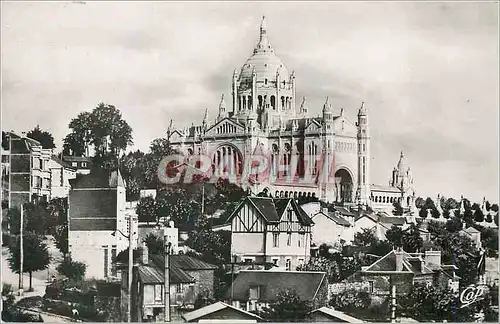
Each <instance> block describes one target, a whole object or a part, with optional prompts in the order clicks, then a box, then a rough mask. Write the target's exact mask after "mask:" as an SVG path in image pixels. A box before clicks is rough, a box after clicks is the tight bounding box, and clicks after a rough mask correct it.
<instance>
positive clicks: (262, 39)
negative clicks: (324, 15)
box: [167, 17, 415, 209]
mask: <svg viewBox="0 0 500 324" xmlns="http://www.w3.org/2000/svg"><path fill="white" fill-rule="evenodd" d="M231 95H232V96H231V98H230V100H227V101H229V107H228V102H226V98H225V97H224V95H222V98H221V101H220V103H219V107H218V115H217V118H216V120H215V122H212V123H211V122H210V121H209V120H207V111H205V116H204V119H203V121H202V122H201V125H192V126H191V127H188V128H184V129H169V130H168V135H167V136H168V138H169V140H170V143H171V145H172V147H173V148H175V149H177V150H178V151H180V152H182V153H184V154H187V155H193V154H203V155H207V156H210V157H211V159H212V161H213V165H214V167H215V166H217V165H219V162H220V161H221V160H222V161H226V162H228V163H229V165H231V166H232V168H231V172H235V173H241V169H242V168H241V166H242V161H244V160H245V157H248V156H250V155H253V154H256V152H257V153H259V154H265V155H266V156H269V157H270V161H271V163H270V164H271V168H273V169H276V168H278V164H279V163H281V164H283V163H284V164H285V166H286V167H285V173H286V172H287V170H288V172H290V170H292V169H293V170H296V172H297V174H298V176H299V177H305V176H306V175H313V177H319V176H320V175H319V173H320V172H319V170H318V161H319V159H318V157H319V156H323V157H324V156H329V157H331V158H330V159H324V161H326V162H324V163H326V164H327V165H326V168H327V169H328V170H331V169H333V174H334V177H333V178H334V180H333V181H322V182H321V181H316V182H301V181H296V182H289V181H279V180H273V179H270V178H264V179H257V180H256V181H254V182H253V183H252V184H251V186H250V188H248V189H250V190H251V191H253V192H254V193H256V192H261V191H262V190H266V191H267V192H268V193H269V194H271V195H272V196H273V197H297V198H299V197H304V196H305V197H317V198H319V199H321V200H323V201H328V202H336V203H343V204H346V205H353V206H360V205H369V206H371V207H372V208H377V209H378V208H381V209H382V208H391V207H392V204H393V203H394V202H396V201H399V202H400V203H401V205H402V206H403V208H407V209H408V208H411V207H412V206H413V205H414V199H415V190H414V186H413V178H412V175H411V172H410V169H409V168H407V167H406V163H405V157H404V155H403V153H402V152H401V156H400V158H399V162H398V164H397V166H396V167H395V168H394V170H393V172H392V174H391V175H390V181H389V183H388V185H383V186H382V185H373V184H371V182H370V157H371V156H370V140H371V139H370V123H369V108H368V104H364V103H359V106H358V107H359V108H358V114H357V121H351V120H349V119H348V118H347V117H346V116H345V114H344V111H343V109H340V111H335V110H334V109H333V107H332V104H331V103H330V101H329V99H328V98H326V100H325V103H324V105H323V108H322V114H321V115H320V116H319V117H312V116H310V115H309V111H308V104H307V100H306V98H302V99H300V100H299V101H297V98H296V75H295V72H294V71H292V72H290V71H289V70H288V69H287V67H286V66H285V64H284V63H283V62H282V61H281V60H280V59H279V58H278V56H277V55H276V53H275V50H274V48H273V47H272V45H271V43H270V41H269V37H268V29H267V25H266V19H265V17H264V18H263V19H262V23H261V26H260V33H259V41H258V43H257V44H256V46H255V48H254V50H253V54H252V55H251V56H250V58H248V59H247V61H246V62H245V63H244V64H243V66H242V67H241V68H237V69H235V70H234V73H233V76H232V87H231ZM228 99H229V98H228ZM299 102H300V104H298V105H297V103H299ZM228 108H230V109H228ZM324 163H323V165H322V166H323V167H325V165H324Z"/></svg>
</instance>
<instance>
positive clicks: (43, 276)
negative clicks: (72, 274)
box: [1, 236, 62, 299]
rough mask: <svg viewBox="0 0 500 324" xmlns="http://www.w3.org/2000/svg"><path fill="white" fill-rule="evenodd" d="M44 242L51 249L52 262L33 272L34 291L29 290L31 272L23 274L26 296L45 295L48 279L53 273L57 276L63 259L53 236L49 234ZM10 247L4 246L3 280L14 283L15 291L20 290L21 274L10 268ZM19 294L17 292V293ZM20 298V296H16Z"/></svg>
mask: <svg viewBox="0 0 500 324" xmlns="http://www.w3.org/2000/svg"><path fill="white" fill-rule="evenodd" d="M44 243H45V244H47V247H48V249H49V254H50V256H51V262H50V264H49V267H48V269H46V270H42V271H36V272H33V279H32V283H33V291H31V292H28V291H27V290H28V289H29V283H30V281H29V280H30V278H29V274H28V273H25V274H24V275H23V287H24V294H23V295H24V296H23V297H31V296H43V295H44V294H45V287H46V286H47V279H48V278H50V277H51V276H52V275H56V276H57V270H56V267H57V266H58V265H59V263H60V262H61V260H62V254H61V252H59V250H58V249H57V248H56V247H55V244H54V240H53V238H52V237H50V236H48V237H47V240H44ZM8 258H9V249H8V248H7V247H2V268H1V269H2V282H3V283H8V284H11V285H12V288H13V290H14V291H15V292H17V291H18V290H19V275H18V274H17V273H14V272H13V271H12V270H11V269H10V268H9V261H8ZM16 296H17V294H16ZM16 299H19V297H16Z"/></svg>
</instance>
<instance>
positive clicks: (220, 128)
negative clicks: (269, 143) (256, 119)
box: [205, 118, 245, 136]
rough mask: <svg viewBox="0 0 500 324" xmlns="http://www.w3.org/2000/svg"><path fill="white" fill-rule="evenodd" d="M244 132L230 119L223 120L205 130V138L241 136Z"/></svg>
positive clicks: (242, 128)
mask: <svg viewBox="0 0 500 324" xmlns="http://www.w3.org/2000/svg"><path fill="white" fill-rule="evenodd" d="M244 132H245V128H244V127H243V126H242V125H240V124H238V123H236V122H235V121H233V120H231V119H230V118H224V119H222V120H221V121H219V122H218V123H216V124H215V125H213V126H212V127H210V128H209V129H207V131H206V133H205V136H221V135H233V134H243V133H244Z"/></svg>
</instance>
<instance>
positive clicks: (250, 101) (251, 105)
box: [248, 96, 253, 109]
mask: <svg viewBox="0 0 500 324" xmlns="http://www.w3.org/2000/svg"><path fill="white" fill-rule="evenodd" d="M252 107H253V100H252V96H248V109H252Z"/></svg>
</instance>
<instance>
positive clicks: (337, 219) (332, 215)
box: [327, 212, 351, 226]
mask: <svg viewBox="0 0 500 324" xmlns="http://www.w3.org/2000/svg"><path fill="white" fill-rule="evenodd" d="M327 217H328V218H330V219H331V220H333V221H334V222H335V223H337V224H339V225H343V226H351V223H349V222H348V221H346V220H345V219H343V218H342V217H338V216H336V215H335V213H332V212H329V213H328V215H327Z"/></svg>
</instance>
